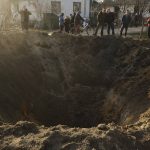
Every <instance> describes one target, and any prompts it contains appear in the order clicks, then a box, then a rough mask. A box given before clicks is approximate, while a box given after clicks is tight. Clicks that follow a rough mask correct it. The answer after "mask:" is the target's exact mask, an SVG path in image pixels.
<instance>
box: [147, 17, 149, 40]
mask: <svg viewBox="0 0 150 150" xmlns="http://www.w3.org/2000/svg"><path fill="white" fill-rule="evenodd" d="M147 23H148V24H147V25H148V37H149V38H150V17H149V18H148V20H147Z"/></svg>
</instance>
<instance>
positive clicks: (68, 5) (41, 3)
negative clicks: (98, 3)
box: [19, 0, 90, 18]
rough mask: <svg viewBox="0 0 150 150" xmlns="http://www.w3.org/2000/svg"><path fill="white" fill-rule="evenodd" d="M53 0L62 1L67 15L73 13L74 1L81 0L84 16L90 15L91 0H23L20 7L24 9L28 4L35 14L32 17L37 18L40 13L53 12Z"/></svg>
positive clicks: (78, 0)
mask: <svg viewBox="0 0 150 150" xmlns="http://www.w3.org/2000/svg"><path fill="white" fill-rule="evenodd" d="M52 1H55V2H61V12H63V13H64V14H65V16H69V15H70V14H72V13H73V2H81V15H82V16H83V17H87V18H88V17H89V13H90V0H38V3H37V1H36V0H33V3H32V2H30V3H29V2H28V1H26V0H23V1H21V2H20V3H19V8H20V9H22V8H23V7H24V6H26V7H27V8H28V9H29V10H30V11H31V12H32V14H33V16H32V18H36V17H38V15H39V13H41V14H42V13H51V2H52ZM59 14H60V13H59ZM59 14H57V15H59Z"/></svg>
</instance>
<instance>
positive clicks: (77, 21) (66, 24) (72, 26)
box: [19, 7, 150, 38]
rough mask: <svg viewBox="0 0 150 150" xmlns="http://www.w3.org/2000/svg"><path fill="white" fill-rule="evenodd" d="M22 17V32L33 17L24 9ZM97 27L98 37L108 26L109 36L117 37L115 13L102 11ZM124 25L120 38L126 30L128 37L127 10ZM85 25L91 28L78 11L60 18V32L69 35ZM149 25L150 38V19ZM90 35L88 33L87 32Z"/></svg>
mask: <svg viewBox="0 0 150 150" xmlns="http://www.w3.org/2000/svg"><path fill="white" fill-rule="evenodd" d="M19 13H20V15H21V27H22V30H28V27H29V16H30V15H31V12H30V11H29V10H28V9H27V8H25V7H24V8H23V10H21V11H20V12H19ZM97 21H98V23H97V27H96V30H95V32H94V35H95V36H96V35H97V33H98V30H99V28H100V27H101V36H103V32H104V27H105V26H106V25H107V34H108V35H110V31H112V35H115V25H114V22H115V13H113V12H111V11H110V9H107V10H105V9H104V10H102V11H100V12H99V13H98V15H97ZM121 21H122V23H121V24H122V25H121V30H120V36H122V34H123V31H124V30H125V33H124V35H125V36H127V31H128V27H129V25H130V22H131V16H130V12H129V11H128V10H127V11H126V13H125V14H124V15H123V17H122V20H121ZM83 23H84V27H85V28H88V27H89V22H88V21H86V20H84V19H83V18H82V17H81V12H80V11H78V12H77V13H75V12H74V13H73V14H70V17H69V16H66V17H64V13H61V15H60V16H59V27H60V32H62V31H63V30H64V29H65V32H67V33H69V32H71V33H76V34H79V33H80V31H81V26H82V25H83ZM147 25H148V37H149V38H150V18H149V19H148V20H147ZM85 31H86V32H87V34H88V31H87V30H85Z"/></svg>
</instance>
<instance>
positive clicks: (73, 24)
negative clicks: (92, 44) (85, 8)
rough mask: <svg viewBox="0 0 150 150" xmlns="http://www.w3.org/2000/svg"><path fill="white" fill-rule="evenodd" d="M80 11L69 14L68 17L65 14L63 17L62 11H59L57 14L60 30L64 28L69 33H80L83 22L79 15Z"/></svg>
mask: <svg viewBox="0 0 150 150" xmlns="http://www.w3.org/2000/svg"><path fill="white" fill-rule="evenodd" d="M80 14H81V12H80V11H78V12H77V13H75V12H74V13H73V14H70V17H68V16H66V17H65V18H64V13H61V15H60V16H59V28H60V32H62V31H63V30H64V29H65V32H67V33H69V32H71V33H77V34H78V33H80V27H81V24H82V23H83V22H84V19H83V18H82V17H81V15H80Z"/></svg>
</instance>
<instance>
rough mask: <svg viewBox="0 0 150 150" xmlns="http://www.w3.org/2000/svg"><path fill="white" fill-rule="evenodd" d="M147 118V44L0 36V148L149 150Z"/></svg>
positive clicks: (149, 81)
mask: <svg viewBox="0 0 150 150" xmlns="http://www.w3.org/2000/svg"><path fill="white" fill-rule="evenodd" d="M149 118H150V44H149V40H144V41H139V40H133V39H131V38H126V39H123V38H120V37H117V36H104V37H102V38H100V37H86V36H84V37H82V36H72V35H67V34H60V33H53V35H52V36H48V35H47V34H46V33H41V32H28V33H22V32H17V33H16V32H15V33H14V32H9V33H7V32H6V33H1V34H0V121H1V123H0V149H2V150H9V149H11V150H18V149H19V150H22V149H23V150H60V149H63V150H103V149H104V150H115V149H116V150H137V149H139V150H148V149H149V147H150V119H149ZM20 120H22V121H20ZM18 121H20V122H18ZM27 121H28V122H27ZM16 122H18V123H16ZM31 122H34V123H31ZM59 124H61V125H59ZM42 125H44V126H42ZM50 126H51V127H50Z"/></svg>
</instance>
